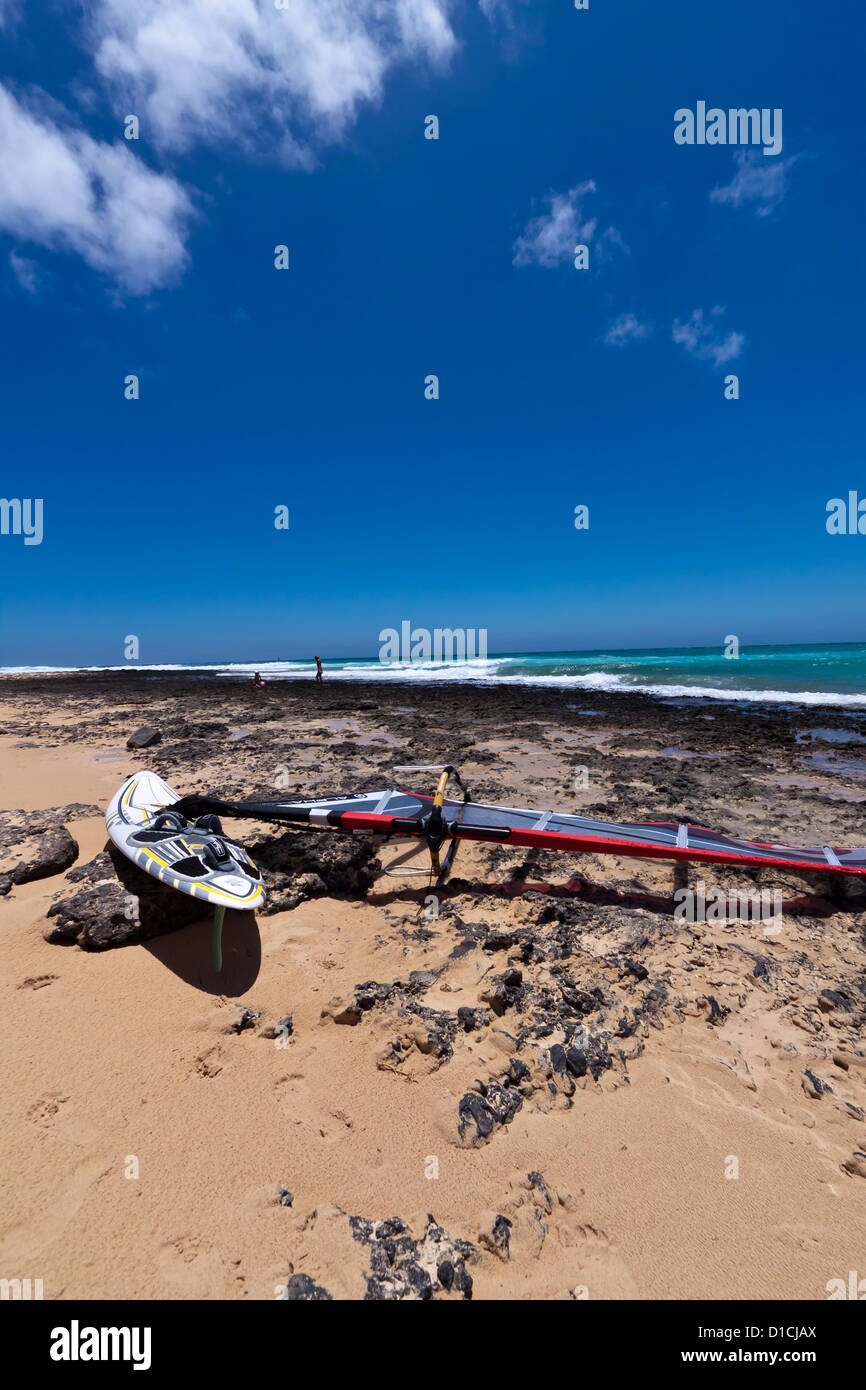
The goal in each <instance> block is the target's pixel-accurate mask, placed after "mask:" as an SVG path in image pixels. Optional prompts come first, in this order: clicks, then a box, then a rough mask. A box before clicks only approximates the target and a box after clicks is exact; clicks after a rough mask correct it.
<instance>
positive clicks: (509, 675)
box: [91, 642, 866, 707]
mask: <svg viewBox="0 0 866 1390" xmlns="http://www.w3.org/2000/svg"><path fill="white" fill-rule="evenodd" d="M324 668H325V676H326V679H327V680H329V681H333V680H354V681H358V680H360V681H363V680H377V681H381V680H387V681H394V682H399V683H401V684H410V685H411V684H428V683H433V682H437V683H438V682H442V681H446V682H448V683H451V682H458V683H462V682H468V681H471V682H473V683H475V684H477V685H482V686H483V685H503V684H504V685H544V686H550V687H554V688H557V687H558V688H560V689H562V690H564V691H569V690H571V691H574V692H575V694H578V693H580V692H581V691H585V692H587V693H589V692H591V691H593V690H633V691H646V692H647V693H650V694H654V695H659V696H667V697H688V696H701V697H703V698H706V699H734V700H747V701H759V702H763V703H794V704H838V705H848V706H863V707H866V643H864V642H837V643H829V644H826V645H820V644H807V643H804V644H802V645H798V646H767V647H743V648H741V650H740V655H739V657H738V658H737V659H732V658H727V657H725V655H724V652H723V649H722V648H721V647H649V648H645V649H640V648H635V649H632V650H627V651H614V650H610V651H605V650H598V651H586V652H567V651H566V652H511V653H507V652H506V653H501V654H499V655H493V656H489V657H485V658H483V659H482V658H480V657H479V658H477V659H475V660H471V661H465V662H453V663H435V662H417V663H410V662H394V663H391V664H384V665H383V664H382V663H381V662H379V661H378V660H376V659H375V658H372V659H369V660H368V659H358V658H356V659H351V660H328V661H325V663H324ZM91 669H92V668H91ZM101 669H106V668H101ZM111 669H117V668H111ZM124 669H129V668H128V667H127V668H124ZM138 669H140V670H144V669H147V670H152V671H156V670H175V671H177V670H189V671H222V672H225V673H228V674H234V675H237V676H239V677H241V676H246V675H247V673H250V674H251V673H252V672H253V671H254V670H259V671H261V673H262V675H263V676H264V677H265V678H266V679H269V680H279V679H283V680H291V679H295V678H298V677H309V676H312V675H313V673H314V670H315V667H314V663H313V662H312V661H267V660H265V659H264V658H261V659H259V660H257V661H254V662H251V661H228V662H224V663H223V662H219V663H217V662H214V663H209V664H208V665H202V666H162V667H147V668H144V667H139V668H138Z"/></svg>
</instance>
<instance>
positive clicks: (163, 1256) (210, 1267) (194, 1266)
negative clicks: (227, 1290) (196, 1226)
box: [158, 1234, 222, 1298]
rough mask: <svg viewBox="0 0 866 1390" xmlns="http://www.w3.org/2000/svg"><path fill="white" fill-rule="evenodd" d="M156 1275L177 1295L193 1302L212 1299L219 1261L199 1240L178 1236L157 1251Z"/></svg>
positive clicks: (218, 1276) (208, 1247)
mask: <svg viewBox="0 0 866 1390" xmlns="http://www.w3.org/2000/svg"><path fill="white" fill-rule="evenodd" d="M158 1262H159V1269H160V1274H161V1275H162V1277H163V1278H164V1279H165V1280H166V1282H167V1283H169V1284H171V1285H172V1286H173V1287H174V1288H175V1289H176V1290H177V1291H178V1292H179V1293H181V1294H188V1295H190V1296H192V1297H196V1298H206V1297H208V1296H209V1295H211V1296H213V1295H215V1293H216V1291H217V1289H218V1288H219V1285H220V1284H221V1282H222V1281H221V1273H220V1271H221V1267H222V1261H221V1259H220V1257H219V1255H218V1254H217V1253H216V1251H215V1250H214V1249H213V1247H212V1246H211V1245H210V1244H209V1243H208V1242H207V1241H206V1240H204V1239H203V1237H201V1236H194V1235H189V1234H187V1235H182V1236H177V1237H176V1238H175V1239H174V1240H170V1241H166V1243H165V1244H164V1245H163V1246H162V1247H161V1248H160V1251H159V1256H158Z"/></svg>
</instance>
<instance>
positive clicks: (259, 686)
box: [253, 671, 265, 690]
mask: <svg viewBox="0 0 866 1390" xmlns="http://www.w3.org/2000/svg"><path fill="white" fill-rule="evenodd" d="M264 688H265V682H264V681H263V680H262V678H261V675H260V674H259V672H258V671H256V674H255V675H254V676H253V690H264Z"/></svg>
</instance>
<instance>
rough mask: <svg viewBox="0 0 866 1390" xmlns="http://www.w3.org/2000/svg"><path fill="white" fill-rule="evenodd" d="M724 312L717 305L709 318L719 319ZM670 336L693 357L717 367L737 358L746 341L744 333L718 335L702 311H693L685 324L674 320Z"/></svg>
mask: <svg viewBox="0 0 866 1390" xmlns="http://www.w3.org/2000/svg"><path fill="white" fill-rule="evenodd" d="M724 312H725V310H724V309H723V308H722V307H721V306H720V305H718V304H717V305H716V306H715V307H714V308H713V309H711V310H710V317H711V318H715V319H718V318H721V316H722V315H723V314H724ZM672 336H673V340H674V342H675V343H679V344H680V345H681V346H682V347H684V348H685V349H686V352H690V353H691V354H692V356H693V357H700V358H701V359H703V360H707V361H711V362H713V363H714V364H715V366H717V367H721V366H723V365H724V363H725V362H730V361H731V360H732V359H733V358H735V357H739V355H740V353H741V352H742V350H743V346H744V344H745V341H746V337H745V334H744V333H728V334H723V333H719V332H718V331H717V328H716V326H715V325H713V324H712V323H709V322H707V320H706V319H705V318H704V311H703V309H695V311H694V313H693V314H692V316H691V318H690V319H688V320H687V321H686V322H685V323H681V322H680V321H679V320H678V319H677V320H675V321H674V326H673V333H672Z"/></svg>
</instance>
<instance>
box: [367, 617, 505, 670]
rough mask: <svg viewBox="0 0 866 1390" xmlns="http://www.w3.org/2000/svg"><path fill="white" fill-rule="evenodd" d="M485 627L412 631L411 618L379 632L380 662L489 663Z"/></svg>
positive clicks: (418, 628) (422, 628)
mask: <svg viewBox="0 0 866 1390" xmlns="http://www.w3.org/2000/svg"><path fill="white" fill-rule="evenodd" d="M486 659H487V628H486V627H479V628H477V629H476V628H474V627H437V628H434V629H433V630H432V632H431V630H430V628H427V627H415V628H413V626H412V624H411V622H409V620H408V619H404V621H403V622H402V623H401V624H400V628H399V631H398V630H397V628H395V627H383V628H382V631H381V632H380V633H379V660H380V661H381V662H382V663H383V664H386V663H390V662H392V661H400V662H415V661H475V660H480V661H486Z"/></svg>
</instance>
